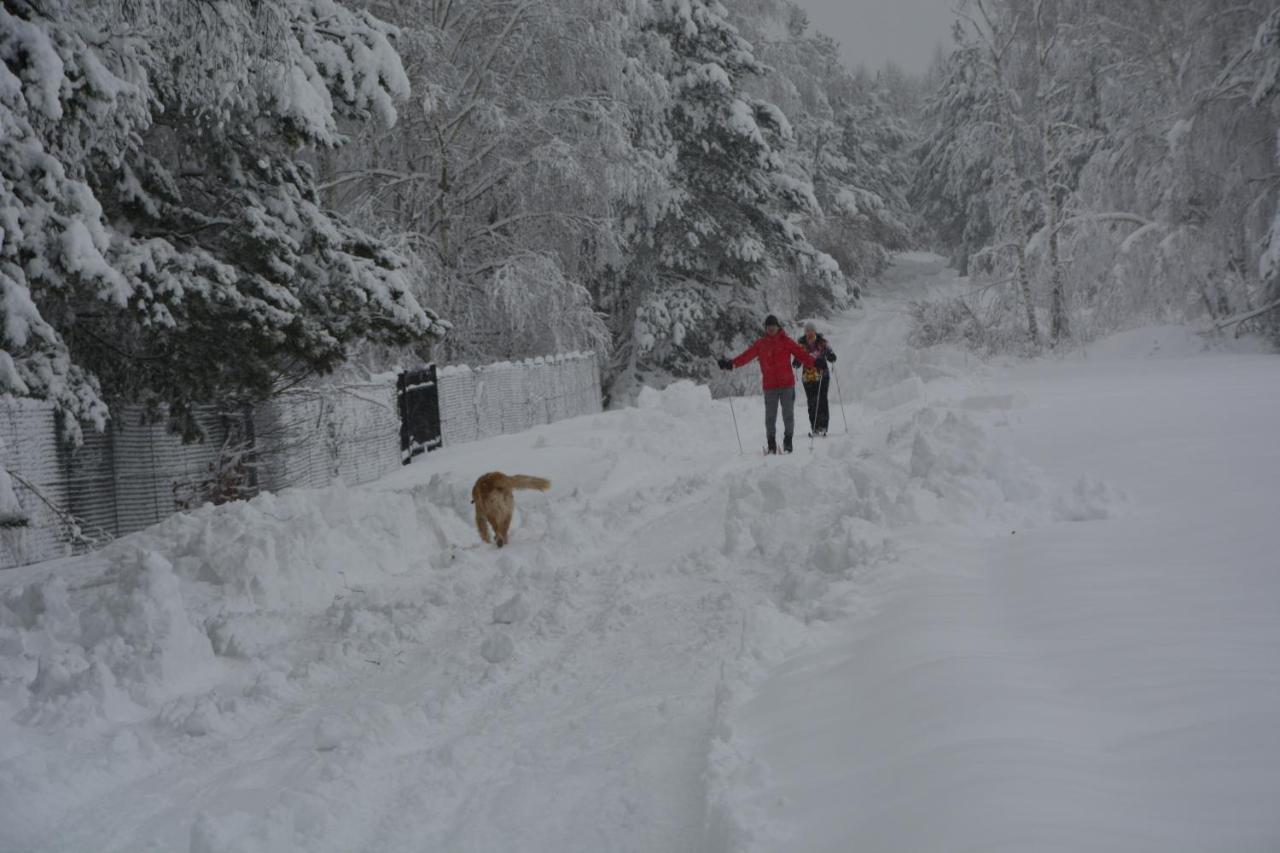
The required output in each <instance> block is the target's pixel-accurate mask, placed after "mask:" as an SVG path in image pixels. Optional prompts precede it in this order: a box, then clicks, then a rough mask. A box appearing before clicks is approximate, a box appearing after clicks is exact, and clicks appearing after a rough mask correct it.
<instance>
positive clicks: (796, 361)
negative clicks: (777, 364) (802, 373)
mask: <svg viewBox="0 0 1280 853" xmlns="http://www.w3.org/2000/svg"><path fill="white" fill-rule="evenodd" d="M791 367H792V368H796V367H800V359H798V358H793V359H791Z"/></svg>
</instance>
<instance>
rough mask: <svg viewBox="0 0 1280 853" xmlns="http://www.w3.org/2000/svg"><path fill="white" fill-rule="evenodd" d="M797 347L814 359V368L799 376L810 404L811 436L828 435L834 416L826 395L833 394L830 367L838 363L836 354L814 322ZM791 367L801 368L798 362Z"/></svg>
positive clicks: (810, 324) (807, 325) (808, 325)
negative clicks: (831, 419) (831, 417)
mask: <svg viewBox="0 0 1280 853" xmlns="http://www.w3.org/2000/svg"><path fill="white" fill-rule="evenodd" d="M797 343H798V344H800V346H802V347H803V348H804V350H805V352H807V353H809V355H811V356H813V361H814V366H813V367H806V368H805V369H804V373H802V374H801V375H800V381H801V382H802V384H803V385H804V396H805V402H807V403H808V404H809V435H826V434H827V423H828V420H829V418H830V416H831V411H830V409H829V408H828V406H827V392H829V391H830V390H831V370H830V369H829V368H828V367H827V365H828V364H833V363H835V360H836V354H835V353H834V352H832V351H831V345H830V344H828V343H827V339H826V338H824V337H823V336H822V335H820V334H818V329H817V327H816V326H814V324H813V321H812V320H810V321H809V322H807V323H805V324H804V334H803V335H801V336H800V340H798V341H797ZM791 364H792V366H793V367H800V366H801V365H800V361H799V359H797V360H795V361H793V362H792V363H791Z"/></svg>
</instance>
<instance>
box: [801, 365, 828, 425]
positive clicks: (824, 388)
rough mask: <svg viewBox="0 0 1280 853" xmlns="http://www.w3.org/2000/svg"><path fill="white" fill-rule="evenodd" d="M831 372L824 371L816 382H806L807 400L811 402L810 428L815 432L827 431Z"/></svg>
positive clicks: (805, 395) (805, 392)
mask: <svg viewBox="0 0 1280 853" xmlns="http://www.w3.org/2000/svg"><path fill="white" fill-rule="evenodd" d="M830 385H831V374H830V372H828V371H825V370H824V371H823V372H822V373H821V374H819V375H818V379H817V381H816V382H806V383H804V397H805V402H806V403H808V404H809V428H810V429H811V430H813V431H814V432H819V433H825V432H826V431H827V425H828V421H829V420H830V418H831V410H830V408H829V407H828V406H827V392H828V391H829V390H830Z"/></svg>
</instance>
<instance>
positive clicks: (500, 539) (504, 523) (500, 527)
mask: <svg viewBox="0 0 1280 853" xmlns="http://www.w3.org/2000/svg"><path fill="white" fill-rule="evenodd" d="M495 521H496V522H497V523H496V524H494V526H493V538H494V539H495V540H496V541H497V543H498V547H499V548H501V547H502V546H503V545H506V544H507V531H508V530H510V528H511V513H506V514H504V515H503V516H502V517H501V518H498V519H495Z"/></svg>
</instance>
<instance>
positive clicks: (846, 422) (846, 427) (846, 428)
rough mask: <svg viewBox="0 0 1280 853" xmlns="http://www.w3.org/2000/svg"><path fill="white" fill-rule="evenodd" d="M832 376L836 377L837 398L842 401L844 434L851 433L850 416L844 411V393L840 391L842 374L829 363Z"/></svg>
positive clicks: (841, 414)
mask: <svg viewBox="0 0 1280 853" xmlns="http://www.w3.org/2000/svg"><path fill="white" fill-rule="evenodd" d="M827 367H828V369H829V371H830V373H831V375H832V376H834V377H835V378H836V399H837V400H838V401H839V402H840V417H841V419H843V420H844V434H845V435H848V434H849V416H848V415H846V414H845V413H844V395H843V394H841V393H840V374H838V373H836V369H835V368H834V367H831V366H830V365H827Z"/></svg>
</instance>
